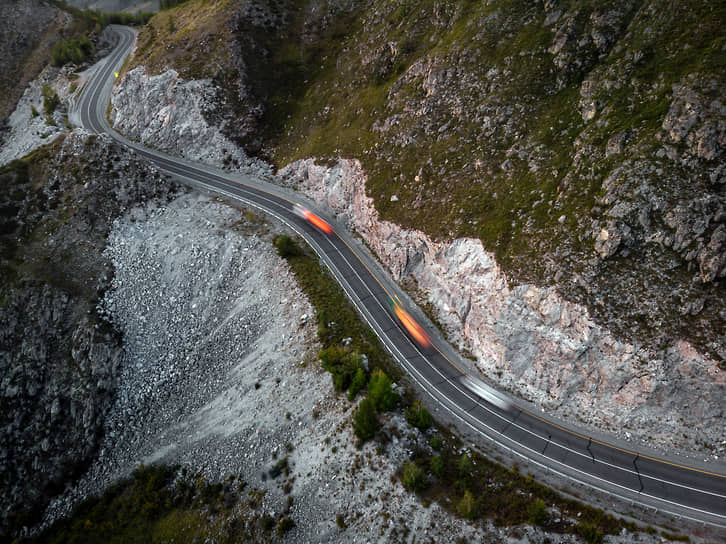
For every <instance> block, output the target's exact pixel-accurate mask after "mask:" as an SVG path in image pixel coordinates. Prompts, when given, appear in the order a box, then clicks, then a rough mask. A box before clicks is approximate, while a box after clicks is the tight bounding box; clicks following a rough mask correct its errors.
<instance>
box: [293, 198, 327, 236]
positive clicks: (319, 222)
mask: <svg viewBox="0 0 726 544" xmlns="http://www.w3.org/2000/svg"><path fill="white" fill-rule="evenodd" d="M295 213H297V214H298V215H299V216H300V217H302V218H304V219H307V220H308V221H309V222H310V223H312V224H313V225H314V226H316V227H317V228H319V229H320V230H322V231H323V232H324V233H325V234H332V233H333V227H331V226H330V225H329V224H328V223H327V222H326V221H325V220H323V219H321V218H320V217H318V216H317V215H315V214H314V213H313V212H311V211H310V210H308V209H307V208H303V207H302V206H300V204H295Z"/></svg>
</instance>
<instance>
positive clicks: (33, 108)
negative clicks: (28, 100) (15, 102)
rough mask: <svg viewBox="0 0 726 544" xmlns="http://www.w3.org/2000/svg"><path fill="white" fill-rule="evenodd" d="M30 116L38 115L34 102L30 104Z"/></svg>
mask: <svg viewBox="0 0 726 544" xmlns="http://www.w3.org/2000/svg"><path fill="white" fill-rule="evenodd" d="M30 116H31V117H38V110H36V109H35V106H33V105H32V104H31V105H30Z"/></svg>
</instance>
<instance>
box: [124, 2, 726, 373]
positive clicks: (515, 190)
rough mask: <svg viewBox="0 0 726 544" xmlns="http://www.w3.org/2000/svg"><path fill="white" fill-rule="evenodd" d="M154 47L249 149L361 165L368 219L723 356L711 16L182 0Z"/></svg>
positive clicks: (715, 53)
mask: <svg viewBox="0 0 726 544" xmlns="http://www.w3.org/2000/svg"><path fill="white" fill-rule="evenodd" d="M171 20H173V22H174V24H175V25H177V26H178V27H179V28H182V21H187V20H188V21H193V22H191V23H190V24H187V23H183V25H184V26H183V28H184V31H183V32H181V31H177V33H176V35H175V36H174V37H172V36H171V34H170V32H166V31H165V30H164V28H165V27H168V26H169V25H170V24H171V23H170V22H169V21H171ZM212 20H214V23H213V24H207V21H212ZM150 28H151V30H145V31H144V33H142V36H141V40H140V51H139V54H138V55H137V57H136V61H135V62H136V63H144V64H150V65H151V66H152V67H153V68H154V69H156V70H160V69H161V67H162V64H163V65H164V66H175V67H182V69H183V70H185V72H184V73H185V74H186V77H215V78H216V79H217V81H218V82H219V84H220V85H221V86H222V87H224V88H226V89H227V91H228V93H229V98H230V100H228V103H229V104H230V107H231V108H233V109H236V112H237V115H238V116H239V118H240V119H245V120H246V121H249V118H250V117H253V120H252V122H253V123H254V124H255V125H256V130H254V131H252V132H248V133H247V135H246V136H243V137H241V138H240V139H239V141H240V142H241V143H242V144H244V145H245V146H246V147H247V148H248V150H250V151H252V152H255V153H258V154H260V155H262V156H264V157H266V158H268V159H270V160H272V161H273V162H274V163H275V164H276V165H278V166H282V165H284V164H287V163H289V162H290V161H293V160H296V159H299V158H303V157H309V156H316V157H320V158H322V159H324V158H335V157H350V158H357V159H359V160H360V161H361V162H362V164H363V166H364V167H365V169H366V171H367V173H368V175H369V182H368V191H369V194H370V196H372V197H373V198H374V199H375V204H376V208H377V209H378V210H379V211H380V212H381V215H382V217H383V218H384V219H389V220H393V221H396V222H397V223H399V224H402V225H404V226H410V227H415V228H419V229H422V230H424V231H426V232H427V233H429V234H432V235H434V236H438V237H445V238H446V237H453V236H473V237H477V238H479V239H481V240H482V242H483V243H484V245H485V247H486V248H488V249H489V250H491V251H493V252H495V253H496V255H497V258H498V261H499V262H500V263H501V264H502V266H503V267H504V268H505V270H506V271H507V272H508V273H509V275H510V276H511V277H512V278H513V279H515V280H516V281H531V282H536V283H538V284H540V285H556V286H557V287H558V289H559V290H560V291H561V292H562V293H563V294H564V295H565V296H566V297H567V298H568V299H570V300H575V301H578V302H582V303H585V304H587V305H588V307H589V308H590V310H591V312H592V314H593V315H594V316H595V317H596V318H597V319H599V320H600V321H601V322H603V323H605V324H607V325H608V326H609V327H610V328H611V329H613V330H615V331H616V332H618V333H620V334H621V335H622V336H624V337H627V338H631V339H634V340H644V341H646V342H647V343H649V345H650V346H651V347H653V348H654V349H665V348H667V347H668V345H669V343H670V342H671V341H672V339H673V338H674V337H683V338H687V339H690V340H691V341H693V342H694V343H695V344H697V345H698V346H699V347H701V348H702V349H705V350H706V351H708V352H709V353H711V354H712V355H713V356H714V357H715V358H716V359H717V360H720V361H722V362H723V361H724V359H726V337H724V335H723V331H724V330H726V305H725V304H726V303H725V302H724V301H725V300H726V296H724V280H723V276H724V274H726V260H725V258H724V255H726V242H725V241H724V240H723V237H724V236H723V232H722V231H723V229H724V228H726V227H723V223H724V221H726V212H724V206H725V204H724V202H725V200H724V185H725V183H726V172H725V171H724V169H723V168H722V167H721V168H720V165H721V164H723V161H724V156H725V155H724V150H725V149H726V112H725V111H724V108H723V104H724V103H726V97H725V96H724V89H725V88H726V85H725V84H726V33H725V32H724V28H726V5H724V4H723V3H714V2H708V1H700V2H685V1H666V0H652V1H647V2H646V1H644V0H618V1H615V2H609V3H608V4H607V5H603V4H602V3H600V2H592V1H581V2H575V1H561V2H557V3H551V2H545V3H544V4H542V3H531V2H524V1H519V2H518V1H512V0H494V1H490V2H486V3H482V2H473V1H458V2H435V1H433V0H399V1H395V2H388V1H386V2H384V1H380V0H368V1H362V0H361V1H347V2H343V1H333V0H330V1H321V0H318V1H313V0H307V1H292V0H258V1H255V2H246V3H244V4H243V6H242V7H239V6H233V5H231V4H230V3H228V2H223V1H216V2H214V1H208V2H204V1H202V0H191V1H190V2H188V3H187V4H184V5H182V6H180V7H178V8H176V9H175V10H170V12H169V13H168V14H167V13H166V12H165V13H162V14H160V15H158V16H157V17H156V18H155V20H154V24H153V26H152V27H150ZM167 30H168V29H167ZM201 36H204V39H203V40H200V37H201ZM193 43H194V44H197V43H198V44H199V47H197V46H196V45H194V46H192V45H191V44H193ZM168 51H172V52H173V53H172V54H171V55H169V54H168V53H167V52H168ZM222 51H223V53H222ZM206 58H208V59H210V61H208V62H203V60H205V59H206ZM161 59H164V60H163V62H162V61H161ZM394 196H396V197H397V198H392V197H394ZM719 229H720V230H719Z"/></svg>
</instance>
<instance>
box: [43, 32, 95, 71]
mask: <svg viewBox="0 0 726 544" xmlns="http://www.w3.org/2000/svg"><path fill="white" fill-rule="evenodd" d="M95 51H96V48H95V46H94V45H93V42H92V41H91V40H89V39H88V36H83V37H82V38H78V39H71V40H61V41H60V42H58V43H57V44H55V45H54V46H53V52H52V53H51V58H52V62H53V66H63V65H64V64H67V63H69V62H72V63H74V64H81V63H82V62H84V61H85V60H86V59H88V58H90V57H91V56H92V55H93V53H94V52H95Z"/></svg>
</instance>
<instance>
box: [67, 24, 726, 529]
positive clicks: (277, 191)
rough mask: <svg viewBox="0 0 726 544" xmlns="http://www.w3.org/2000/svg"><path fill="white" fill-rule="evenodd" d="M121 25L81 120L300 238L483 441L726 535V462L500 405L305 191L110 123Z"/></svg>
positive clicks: (424, 385) (397, 352) (410, 367)
mask: <svg viewBox="0 0 726 544" xmlns="http://www.w3.org/2000/svg"><path fill="white" fill-rule="evenodd" d="M114 28H115V29H116V31H117V32H118V33H119V35H120V41H119V44H118V46H117V47H116V48H115V49H114V51H113V52H112V53H111V54H110V55H109V56H108V57H107V58H106V59H105V63H104V64H102V65H101V66H99V69H98V70H97V71H96V73H95V74H94V75H93V76H92V78H91V79H90V80H89V82H88V83H87V86H86V88H85V89H84V91H83V95H82V97H81V100H80V102H79V104H78V108H77V109H78V111H79V113H80V119H81V124H82V126H83V127H85V128H86V129H88V130H91V131H93V132H97V133H106V134H109V135H110V136H111V137H112V138H114V139H116V140H117V141H119V142H121V143H122V144H124V145H128V146H130V147H133V148H134V149H135V150H136V151H137V153H139V154H140V155H142V156H143V157H145V158H147V159H148V160H150V161H151V162H153V163H154V164H155V165H156V166H157V167H158V168H159V169H160V170H162V171H164V172H166V173H168V174H171V175H172V176H175V177H177V178H179V179H181V180H182V181H184V182H187V183H191V184H192V185H194V186H197V187H202V188H205V189H206V190H210V191H212V192H216V193H219V194H222V195H226V196H227V197H230V198H232V199H237V200H241V201H242V202H244V203H246V204H248V205H252V206H254V207H257V208H259V209H262V210H264V211H265V212H266V213H268V214H270V215H273V216H275V217H277V218H278V219H279V220H281V221H282V222H283V223H285V224H287V225H288V226H289V227H291V228H292V229H293V230H295V231H296V232H297V233H298V234H300V235H301V236H303V237H304V238H305V239H306V240H307V241H308V243H309V244H310V245H311V246H312V247H313V249H315V251H316V252H317V253H318V255H319V256H320V258H321V259H322V260H323V262H324V263H325V264H326V265H327V267H328V268H329V269H330V271H331V272H332V273H333V275H334V276H335V278H336V279H337V280H338V281H339V282H340V284H341V286H342V287H343V288H344V290H345V291H346V293H347V294H348V296H349V297H350V298H351V300H352V301H353V302H354V304H355V305H356V306H357V308H358V310H359V312H360V313H361V314H362V315H363V316H364V318H365V319H366V321H367V322H368V324H369V325H370V326H371V327H372V329H373V330H374V331H375V332H376V334H377V335H378V336H379V338H380V339H381V340H382V341H383V343H384V344H385V346H386V347H387V349H388V350H389V351H390V352H391V353H392V354H393V355H394V357H395V358H396V359H397V360H398V361H399V363H400V364H401V365H402V366H403V367H404V369H405V370H406V371H407V373H408V374H409V376H410V377H411V378H412V380H413V381H415V382H416V383H417V384H418V386H419V387H420V388H421V389H422V390H424V391H425V392H426V393H427V394H428V395H430V396H431V397H432V399H433V400H434V401H435V402H436V403H438V406H439V409H440V410H445V411H447V412H448V413H449V415H450V416H452V418H453V419H455V420H458V421H459V424H460V426H461V427H464V428H468V429H467V430H469V431H474V432H475V433H477V434H478V435H480V436H481V439H482V441H487V440H494V441H496V442H497V443H498V444H499V446H500V447H504V448H505V449H507V450H510V451H511V452H512V454H513V455H517V456H521V457H524V458H526V459H527V460H529V462H531V463H534V464H536V465H539V466H540V467H546V469H547V470H548V471H549V472H553V473H556V474H559V475H560V476H561V477H562V478H565V479H568V480H572V481H576V482H578V483H580V484H585V485H587V486H589V487H591V488H594V489H597V490H599V491H601V492H605V493H608V494H610V495H612V496H614V497H617V498H619V499H621V500H624V501H626V502H627V503H633V504H639V505H641V506H645V507H649V508H653V509H657V510H659V511H662V512H668V513H672V514H674V515H676V516H680V517H683V518H685V519H690V520H696V521H699V522H704V523H707V524H709V525H712V526H716V527H717V528H723V530H724V531H725V534H726V476H725V475H724V473H725V472H726V469H725V468H724V466H723V465H718V466H717V467H716V468H709V466H710V465H703V464H698V463H696V462H693V463H692V462H691V461H687V462H688V464H693V465H694V466H692V467H689V466H685V464H682V463H683V461H671V460H665V459H658V458H656V456H655V455H654V454H652V453H650V454H646V453H638V452H637V451H632V450H631V449H629V448H628V447H627V446H625V447H620V446H618V445H613V444H615V443H617V442H618V441H617V440H615V439H613V440H612V441H611V440H608V439H605V440H603V439H593V438H590V437H589V436H587V435H585V434H583V433H582V432H581V431H573V430H569V429H567V428H565V427H564V426H563V424H561V423H555V422H553V421H551V420H550V419H549V418H547V417H546V416H544V415H542V416H540V415H538V414H536V413H535V412H534V410H531V409H526V408H521V407H519V406H517V405H513V406H512V407H511V408H510V409H508V410H502V409H500V408H498V407H497V406H495V405H492V404H489V403H488V402H486V401H485V400H484V399H482V398H480V397H478V396H477V395H475V394H474V393H472V392H471V391H469V390H468V389H467V388H465V387H464V386H463V385H462V384H461V382H460V378H461V377H462V375H463V374H464V372H463V371H462V370H460V369H459V366H457V364H456V363H455V362H453V361H452V360H451V359H452V358H453V357H447V356H445V355H444V353H451V348H450V347H444V346H442V345H437V344H440V340H437V336H436V334H432V337H433V338H434V346H435V347H434V349H430V350H427V351H425V352H424V351H423V350H421V349H420V348H419V347H418V346H417V345H416V344H415V343H414V342H413V341H412V340H411V339H410V338H409V337H408V336H407V335H406V334H405V333H404V332H403V330H402V329H401V328H400V325H399V324H398V323H397V321H396V320H395V319H394V317H393V316H392V314H391V313H390V311H389V309H388V296H389V294H397V293H391V291H393V290H394V289H396V288H395V287H392V284H391V282H390V280H386V279H383V278H381V279H379V277H380V275H381V272H380V270H377V269H376V267H374V266H371V265H370V263H371V259H370V258H369V257H367V256H362V255H361V252H362V249H361V248H360V247H357V245H354V244H353V243H352V242H350V237H349V235H345V234H340V235H339V234H338V233H333V234H332V235H330V236H328V235H326V234H324V233H322V232H321V231H319V230H317V229H316V228H315V227H313V226H312V225H311V224H309V223H308V222H307V221H306V220H304V219H303V218H301V217H300V216H298V215H297V214H295V213H294V211H293V208H294V202H300V203H303V204H304V205H306V204H305V200H304V199H303V198H302V197H297V196H295V195H294V194H293V193H291V192H289V191H285V190H283V189H281V188H279V187H275V186H273V185H270V184H267V183H265V182H263V181H258V180H251V179H247V178H244V179H242V178H239V179H234V178H235V175H233V174H227V173H224V172H221V171H219V170H216V169H214V168H211V167H207V166H204V165H196V164H192V163H190V162H189V161H186V160H183V159H179V158H174V157H170V156H167V155H165V154H162V153H159V152H156V151H152V150H150V149H147V148H145V147H142V146H140V145H138V144H136V143H133V142H129V141H128V140H127V139H125V138H123V137H122V136H120V135H119V134H117V133H116V132H115V131H114V130H112V129H111V128H110V127H109V125H108V123H107V121H106V119H105V114H106V106H107V104H108V97H109V93H110V89H111V86H112V84H113V79H114V77H113V73H114V71H116V70H118V69H119V68H120V66H121V64H122V62H123V59H124V58H125V57H126V55H127V54H128V53H129V52H130V49H131V46H132V44H133V41H134V37H135V35H134V33H133V32H132V31H131V30H130V29H128V28H125V27H114ZM402 300H405V298H404V297H403V296H402ZM431 332H432V333H433V331H431ZM517 404H519V403H517ZM609 442H611V443H609Z"/></svg>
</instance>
